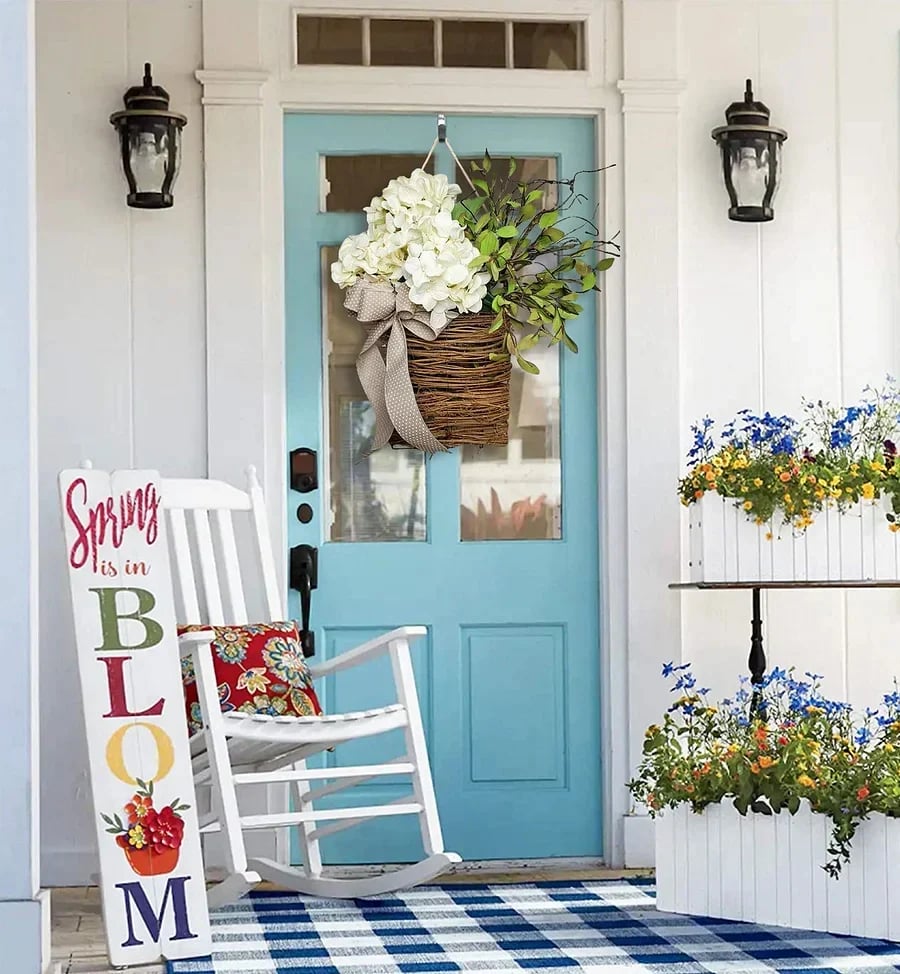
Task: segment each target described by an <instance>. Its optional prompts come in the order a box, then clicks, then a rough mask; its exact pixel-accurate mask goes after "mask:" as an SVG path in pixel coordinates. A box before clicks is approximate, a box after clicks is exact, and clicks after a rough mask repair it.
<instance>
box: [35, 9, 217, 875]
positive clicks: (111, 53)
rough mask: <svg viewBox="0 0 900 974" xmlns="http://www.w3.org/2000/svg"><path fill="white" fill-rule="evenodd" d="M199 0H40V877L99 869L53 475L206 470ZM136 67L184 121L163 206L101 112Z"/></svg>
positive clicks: (133, 78) (113, 103)
mask: <svg viewBox="0 0 900 974" xmlns="http://www.w3.org/2000/svg"><path fill="white" fill-rule="evenodd" d="M200 17H201V4H200V3H199V0H196V2H186V0H154V2H146V0H128V2H116V3H110V2H107V0H67V2H55V0H39V2H38V3H37V24H36V29H37V99H38V105H37V116H38V287H39V294H38V320H39V353H38V354H39V464H40V481H39V482H40V538H41V558H40V601H41V618H40V626H41V713H42V754H41V759H42V769H41V778H42V833H43V841H42V846H43V857H42V882H43V884H44V885H59V884H65V883H69V882H87V881H88V880H89V877H90V873H91V870H92V868H93V862H94V852H93V849H94V837H93V826H92V823H91V821H90V818H89V816H90V810H89V791H88V789H89V783H88V773H87V750H86V745H85V741H84V730H83V725H82V715H81V703H80V697H79V691H78V681H77V669H76V658H75V648H74V635H73V630H72V621H71V609H70V607H69V597H68V590H67V588H66V584H65V578H66V575H65V564H64V560H63V559H64V555H63V544H62V532H61V530H60V519H59V514H58V499H57V489H56V475H57V473H58V472H59V470H61V469H62V468H64V467H67V466H76V465H77V464H78V463H80V462H81V460H82V459H84V458H90V459H91V460H93V462H94V464H95V465H96V466H98V467H101V468H106V469H114V468H116V467H127V466H131V465H136V466H149V467H157V468H159V469H160V470H162V471H164V472H165V473H166V474H167V475H168V476H197V475H201V474H203V473H204V472H205V469H206V412H205V372H206V363H205V323H204V284H203V214H202V170H201V159H202V155H201V147H202V129H203V125H202V118H201V114H200V104H199V101H200V95H199V86H198V85H197V83H196V82H195V81H194V78H193V72H194V71H195V70H196V69H197V67H199V59H200ZM144 61H151V62H152V63H153V73H154V79H155V80H156V81H157V83H159V84H162V85H163V86H164V87H165V88H166V89H167V90H168V91H169V93H170V95H171V96H172V106H173V108H174V109H175V110H177V111H180V112H183V113H184V114H186V115H187V116H188V126H187V128H186V129H185V132H184V158H183V163H182V167H181V174H180V176H179V180H178V183H177V184H176V188H175V206H174V207H173V208H172V209H171V210H168V211H140V210H129V209H128V208H127V207H126V205H125V192H126V188H125V182H124V179H123V176H122V172H121V166H120V162H119V153H118V148H117V142H116V136H115V132H114V130H113V129H112V127H111V126H110V124H109V122H108V117H109V114H110V112H112V111H115V110H116V109H118V108H120V107H121V99H122V94H123V92H124V91H125V89H126V88H127V87H129V86H130V85H133V84H137V83H139V82H140V78H141V76H142V73H143V63H144Z"/></svg>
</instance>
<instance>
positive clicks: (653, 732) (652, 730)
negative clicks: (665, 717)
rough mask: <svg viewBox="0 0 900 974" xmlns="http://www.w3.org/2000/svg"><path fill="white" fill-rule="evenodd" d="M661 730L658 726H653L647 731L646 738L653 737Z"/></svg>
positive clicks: (645, 732)
mask: <svg viewBox="0 0 900 974" xmlns="http://www.w3.org/2000/svg"><path fill="white" fill-rule="evenodd" d="M658 730H659V726H658V725H657V724H651V725H650V726H649V727H648V728H647V730H646V731H644V737H653V735H654V734H655V733H656V732H657V731H658Z"/></svg>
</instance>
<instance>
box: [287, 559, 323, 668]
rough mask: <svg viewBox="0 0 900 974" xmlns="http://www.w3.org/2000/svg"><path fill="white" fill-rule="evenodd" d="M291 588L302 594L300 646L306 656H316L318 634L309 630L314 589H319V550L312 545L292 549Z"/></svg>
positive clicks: (290, 565)
mask: <svg viewBox="0 0 900 974" xmlns="http://www.w3.org/2000/svg"><path fill="white" fill-rule="evenodd" d="M288 578H289V582H290V586H291V588H292V589H294V590H295V591H296V592H299V593H300V646H301V647H302V649H303V655H304V656H315V653H316V634H315V633H314V632H313V631H312V630H311V629H310V628H309V611H310V603H311V602H312V592H313V589H315V588H318V587H319V549H318V548H316V547H314V546H313V545H311V544H298V545H294V547H293V548H291V557H290V564H289V567H288Z"/></svg>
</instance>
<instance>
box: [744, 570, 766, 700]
mask: <svg viewBox="0 0 900 974" xmlns="http://www.w3.org/2000/svg"><path fill="white" fill-rule="evenodd" d="M759 591H760V590H759V589H758V588H755V589H753V619H752V620H751V623H750V659H749V660H748V666H749V667H750V683H751V684H752V685H753V696H752V697H751V698H750V716H751V717H758V716H761V715H762V706H761V704H762V694H761V693H760V690H759V685H760V684H761V683H762V681H763V677H764V676H765V673H766V653H765V650H764V649H763V635H762V612H761V610H760V601H759Z"/></svg>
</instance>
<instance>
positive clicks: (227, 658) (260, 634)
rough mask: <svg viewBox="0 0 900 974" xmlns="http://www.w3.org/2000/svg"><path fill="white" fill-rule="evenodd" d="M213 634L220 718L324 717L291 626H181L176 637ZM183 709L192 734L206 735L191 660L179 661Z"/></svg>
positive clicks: (212, 644) (289, 623) (297, 635)
mask: <svg viewBox="0 0 900 974" xmlns="http://www.w3.org/2000/svg"><path fill="white" fill-rule="evenodd" d="M210 629H211V630H212V631H213V633H215V638H214V639H213V641H212V643H211V644H210V649H212V652H213V668H214V670H215V674H216V684H217V686H218V689H219V703H220V705H221V707H222V712H223V713H227V712H228V711H230V710H239V711H241V712H242V713H245V714H268V715H270V716H272V717H280V716H293V717H312V716H317V715H319V714H321V713H322V707H321V706H320V704H319V698H318V697H317V696H316V691H315V690H314V689H313V684H312V679H311V678H310V675H309V667H308V666H307V665H306V660H305V659H304V657H303V649H302V648H301V646H300V636H299V634H298V632H297V626H296V624H295V623H293V622H266V623H260V624H256V625H246V626H179V627H178V635H179V636H181V635H183V634H184V633H186V632H204V631H209V630H210ZM181 681H182V683H183V684H184V706H185V711H186V715H187V722H188V729H189V732H190V734H192V735H193V734H196V733H197V732H198V731H200V730H202V729H203V718H202V717H201V714H200V703H199V693H198V689H199V688H198V687H197V679H196V676H195V674H194V662H193V660H192V659H191V657H189V656H188V657H185V658H184V659H182V661H181Z"/></svg>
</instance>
